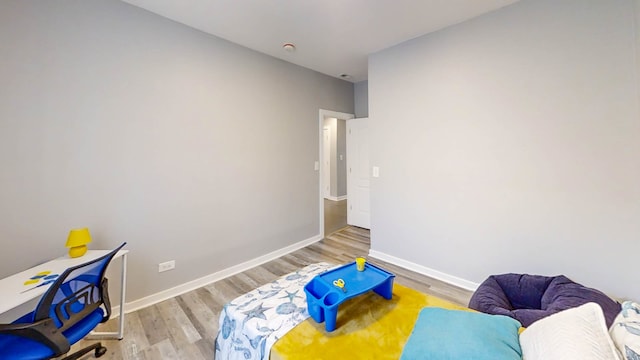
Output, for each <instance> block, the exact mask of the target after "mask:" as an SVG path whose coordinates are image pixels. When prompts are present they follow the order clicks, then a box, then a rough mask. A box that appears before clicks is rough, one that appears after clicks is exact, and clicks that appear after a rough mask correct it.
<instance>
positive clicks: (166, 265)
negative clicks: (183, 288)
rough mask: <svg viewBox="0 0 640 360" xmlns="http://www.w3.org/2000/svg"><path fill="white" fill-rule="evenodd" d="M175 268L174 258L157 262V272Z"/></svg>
mask: <svg viewBox="0 0 640 360" xmlns="http://www.w3.org/2000/svg"><path fill="white" fill-rule="evenodd" d="M175 268H176V261H175V260H171V261H166V262H163V263H160V264H158V272H164V271H169V270H173V269H175Z"/></svg>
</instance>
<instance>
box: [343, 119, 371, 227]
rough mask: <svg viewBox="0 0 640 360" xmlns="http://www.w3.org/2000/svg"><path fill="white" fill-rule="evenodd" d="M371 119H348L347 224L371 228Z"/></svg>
mask: <svg viewBox="0 0 640 360" xmlns="http://www.w3.org/2000/svg"><path fill="white" fill-rule="evenodd" d="M368 121H369V119H368V118H361V119H351V120H347V194H349V196H348V198H347V224H349V225H353V226H358V227H362V228H365V229H369V228H370V226H371V213H370V210H369V208H370V204H369V124H368Z"/></svg>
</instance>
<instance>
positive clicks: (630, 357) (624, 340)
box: [609, 301, 640, 360]
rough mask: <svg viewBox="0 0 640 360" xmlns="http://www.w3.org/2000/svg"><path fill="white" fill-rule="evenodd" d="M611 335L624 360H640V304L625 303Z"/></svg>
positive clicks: (611, 330) (610, 331) (612, 327)
mask: <svg viewBox="0 0 640 360" xmlns="http://www.w3.org/2000/svg"><path fill="white" fill-rule="evenodd" d="M609 333H610V334H611V339H613V342H614V344H615V345H616V346H617V347H618V350H619V351H620V353H621V354H622V358H623V359H625V360H640V304H638V303H635V302H632V301H625V302H624V303H623V304H622V311H621V312H620V314H618V316H616V319H615V320H614V321H613V325H611V329H609Z"/></svg>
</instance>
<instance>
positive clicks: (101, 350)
mask: <svg viewBox="0 0 640 360" xmlns="http://www.w3.org/2000/svg"><path fill="white" fill-rule="evenodd" d="M106 353H107V348H106V347H104V346H100V347H99V348H97V349H96V353H95V357H97V358H99V357H100V356H102V355H104V354H106Z"/></svg>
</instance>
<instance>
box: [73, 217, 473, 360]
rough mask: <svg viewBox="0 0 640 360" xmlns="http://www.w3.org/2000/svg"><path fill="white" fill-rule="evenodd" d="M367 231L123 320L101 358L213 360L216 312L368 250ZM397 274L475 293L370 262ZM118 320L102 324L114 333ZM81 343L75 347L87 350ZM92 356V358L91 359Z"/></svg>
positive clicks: (443, 291)
mask: <svg viewBox="0 0 640 360" xmlns="http://www.w3.org/2000/svg"><path fill="white" fill-rule="evenodd" d="M369 248H370V241H369V230H366V229H361V228H356V227H346V228H344V229H342V230H340V231H338V232H335V233H333V234H331V235H329V236H327V237H326V238H325V239H323V240H322V241H319V242H317V243H315V244H312V245H310V246H307V247H305V248H302V249H300V250H297V251H295V252H293V253H291V254H288V255H285V256H282V257H280V258H278V259H276V260H273V261H270V262H268V263H265V264H263V265H260V266H258V267H255V268H252V269H250V270H247V271H245V272H242V273H239V274H237V275H234V276H232V277H229V278H226V279H224V280H221V281H218V282H215V283H213V284H210V285H207V286H204V287H202V288H199V289H196V290H193V291H190V292H188V293H186V294H183V295H180V296H177V297H175V298H172V299H169V300H166V301H163V302H161V303H158V304H156V305H153V306H150V307H147V308H144V309H141V310H138V311H135V312H132V313H129V314H127V315H126V316H125V337H124V339H122V340H121V341H117V340H107V341H104V340H103V341H102V343H103V345H105V346H106V347H107V348H108V352H107V354H105V355H104V356H103V357H102V358H101V359H148V360H157V359H188V360H199V359H207V360H211V359H213V357H214V341H215V337H216V334H217V331H218V314H219V313H220V311H221V309H222V306H223V305H224V304H225V303H227V302H229V301H230V300H233V299H234V298H236V297H238V296H240V295H242V294H244V293H246V292H248V291H250V290H252V289H254V288H256V287H259V286H261V285H264V284H266V283H269V282H271V281H273V280H275V279H277V278H279V277H280V276H282V275H285V274H287V273H290V272H292V271H295V270H296V269H299V268H302V267H304V266H306V265H309V264H312V263H316V262H320V261H326V262H329V263H334V264H341V263H347V262H350V261H353V259H354V258H355V257H356V256H366V255H367V254H368V252H369ZM368 261H371V262H372V263H374V264H377V265H380V266H382V267H383V268H385V269H387V270H389V271H391V272H392V273H394V274H395V275H396V279H395V282H397V283H399V284H402V285H405V286H408V287H411V288H414V289H416V290H419V291H422V292H425V293H428V294H432V295H436V296H438V297H441V298H444V299H447V300H450V301H452V302H455V303H457V304H460V305H465V306H466V305H467V303H468V301H469V298H470V297H471V292H469V291H467V290H462V289H459V288H456V287H453V286H451V285H449V284H446V283H443V282H441V281H438V280H435V279H432V278H429V277H427V276H424V275H421V274H417V273H414V272H412V271H409V270H406V269H403V268H400V267H397V266H394V265H391V264H388V263H385V262H383V261H379V260H377V259H374V258H368ZM116 326H117V319H111V320H109V321H108V322H107V323H105V324H103V325H101V327H102V331H114V330H115V328H116ZM86 344H87V341H81V342H80V343H78V344H76V346H74V347H73V348H72V350H73V349H76V348H78V347H79V346H84V345H86ZM92 358H93V356H92V355H91V356H89V357H88V359H92Z"/></svg>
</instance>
